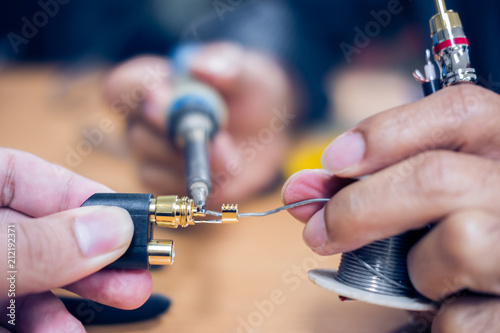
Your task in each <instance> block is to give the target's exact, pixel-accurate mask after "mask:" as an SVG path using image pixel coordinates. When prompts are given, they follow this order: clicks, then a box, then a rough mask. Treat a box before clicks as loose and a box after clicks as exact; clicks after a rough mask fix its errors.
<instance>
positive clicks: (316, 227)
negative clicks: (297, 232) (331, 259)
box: [303, 208, 328, 251]
mask: <svg viewBox="0 0 500 333" xmlns="http://www.w3.org/2000/svg"><path fill="white" fill-rule="evenodd" d="M324 214H325V209H324V208H322V209H320V210H319V211H317V212H316V213H315V214H314V215H313V216H312V217H311V218H310V219H309V221H308V222H307V224H306V226H305V228H304V233H303V237H304V241H305V242H306V244H307V245H308V246H309V247H310V248H311V249H313V250H315V251H316V250H320V249H322V248H323V247H324V246H325V244H326V241H327V240H328V236H327V234H326V225H325V217H324Z"/></svg>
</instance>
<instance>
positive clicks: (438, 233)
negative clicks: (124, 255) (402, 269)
mask: <svg viewBox="0 0 500 333" xmlns="http://www.w3.org/2000/svg"><path fill="white" fill-rule="evenodd" d="M499 160H500V96H499V95H497V94H495V93H493V92H491V91H489V90H486V89H484V88H481V87H478V86H472V85H460V86H454V87H450V88H446V89H444V90H443V91H439V92H438V93H436V94H434V95H432V96H430V97H428V98H425V99H423V100H421V101H419V102H417V103H414V104H410V105H405V106H402V107H397V108H394V109H391V110H388V111H385V112H382V113H380V114H378V115H375V116H373V117H370V118H368V119H366V120H364V121H362V122H361V123H360V124H358V125H357V126H356V127H354V128H353V129H351V130H350V131H348V132H347V133H345V134H344V135H342V136H341V137H339V138H337V139H336V140H335V141H334V142H333V143H332V144H330V146H329V147H328V148H326V150H325V151H324V153H323V157H322V165H323V167H324V168H325V169H327V170H329V171H326V170H305V171H302V172H299V173H297V174H295V175H294V176H292V177H291V178H290V179H289V181H288V182H287V183H286V184H285V186H284V187H283V201H284V203H285V204H287V203H290V202H295V201H299V200H303V199H308V198H313V197H325V196H328V197H331V196H333V197H332V199H331V200H330V201H329V202H328V204H327V205H326V206H325V207H324V208H322V209H319V210H318V207H302V208H295V209H294V210H292V211H291V213H292V214H293V215H294V216H295V217H296V218H297V219H299V220H300V221H303V222H305V221H308V222H307V223H306V226H305V228H304V233H303V236H304V240H305V242H306V243H307V244H308V245H309V246H310V247H311V248H312V249H313V251H315V252H316V253H318V254H322V255H331V254H335V253H340V252H347V251H351V250H354V249H356V248H359V247H361V246H363V245H366V244H368V243H371V242H373V241H375V240H379V239H384V238H387V237H390V236H394V235H397V234H400V233H403V232H404V231H407V230H410V229H419V228H422V227H424V226H426V225H427V224H429V223H435V224H436V225H435V227H434V228H433V229H432V230H431V231H430V232H429V233H428V234H427V235H426V236H424V237H423V239H421V240H420V241H419V242H418V243H417V244H416V245H415V246H414V247H413V248H412V249H411V251H410V253H409V257H408V270H409V274H410V278H411V280H412V282H413V284H414V286H415V288H416V289H417V290H418V291H419V292H420V293H422V294H423V295H424V296H426V297H428V298H430V299H433V300H436V301H442V300H445V299H446V298H448V299H446V300H445V301H444V302H443V305H442V306H441V309H440V311H439V312H438V314H437V316H436V317H435V319H434V321H433V324H432V332H454V333H460V332H497V331H498V330H499V329H500V321H499V320H498V319H497V318H498V315H497V314H498V311H500V298H498V296H499V295H500V284H499V283H498V281H499V280H500V269H499V265H498V263H497V260H498V258H499V257H500V247H499V246H498V241H499V239H500V238H499V235H500V205H499V204H498V202H499V200H500V191H499V190H498V189H499V188H500V163H499ZM334 174H335V175H334ZM364 175H370V177H367V178H365V179H363V180H360V181H358V182H355V183H353V184H350V185H348V186H345V185H346V184H345V182H349V181H348V180H347V179H343V178H357V177H361V176H364ZM343 182H344V183H343ZM464 289H467V290H470V291H474V292H477V293H482V294H488V295H492V296H486V297H483V296H466V295H460V294H457V292H459V291H461V290H464ZM450 297H451V298H450Z"/></svg>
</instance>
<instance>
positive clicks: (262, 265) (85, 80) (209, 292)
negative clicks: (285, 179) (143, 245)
mask: <svg viewBox="0 0 500 333" xmlns="http://www.w3.org/2000/svg"><path fill="white" fill-rule="evenodd" d="M77 74H78V75H76V74H75V73H74V72H68V71H66V72H64V71H61V70H56V68H54V67H42V68H40V67H22V68H9V69H4V70H3V71H2V72H0V115H1V116H0V117H1V118H0V145H2V146H7V147H13V148H18V149H22V150H26V151H29V152H31V153H34V154H36V155H39V156H41V157H43V158H45V159H47V160H49V161H51V162H55V163H57V164H60V165H63V166H66V167H67V168H69V169H71V170H73V171H75V172H77V173H80V174H83V175H84V176H86V177H89V178H92V179H94V180H97V181H99V182H102V183H104V184H106V185H108V186H110V187H112V188H113V189H115V190H117V191H120V192H147V191H148V189H147V188H144V186H142V185H141V183H140V181H139V179H138V178H137V176H136V165H135V163H134V161H133V159H132V158H131V157H130V156H129V154H128V153H127V150H126V146H125V145H124V143H123V140H122V133H123V123H122V121H121V120H120V119H118V118H116V117H115V116H114V115H112V114H111V112H110V111H109V110H108V109H107V108H106V107H105V106H104V104H103V103H102V100H101V97H100V80H101V78H102V72H101V71H97V70H94V71H90V70H89V71H86V72H84V74H82V73H77ZM103 118H109V119H111V121H112V122H113V124H114V125H115V129H114V130H113V131H112V132H111V133H108V134H106V135H105V138H104V140H103V143H101V144H99V145H98V146H95V147H93V149H92V151H91V152H90V153H89V154H88V155H86V156H83V157H82V158H81V160H79V161H75V160H71V159H69V162H68V156H69V155H68V154H69V153H68V151H71V149H76V147H77V145H78V144H79V142H80V141H81V140H82V139H85V137H84V136H83V134H82V130H83V129H85V128H86V129H92V128H98V124H99V122H100V121H101V120H102V119H103ZM69 164H71V165H69ZM163 194H172V193H163ZM280 204H281V202H280V198H279V190H278V189H277V190H276V193H272V194H269V195H267V196H264V197H259V198H255V199H254V200H252V201H250V202H248V203H244V204H242V205H240V211H242V212H244V211H263V210H268V209H271V208H275V207H277V206H279V205H280ZM301 233H302V225H301V224H300V223H299V222H297V221H295V220H294V219H293V218H292V217H291V216H290V215H289V214H287V213H286V212H282V213H280V214H279V215H273V216H269V217H266V218H261V219H246V220H243V221H241V222H240V223H239V224H237V225H224V226H222V225H215V226H214V225H201V226H195V227H191V228H190V229H185V230H173V231H165V230H161V231H160V232H159V233H157V234H156V235H157V238H167V239H173V240H174V241H175V243H176V258H175V259H176V260H175V264H174V265H173V266H170V267H166V268H164V269H161V270H159V271H154V272H153V273H152V274H153V279H154V286H153V291H154V292H155V293H162V294H165V295H168V296H169V297H170V298H171V299H172V306H171V308H170V309H169V310H168V312H167V313H166V314H165V315H163V316H161V317H159V318H157V319H154V320H150V321H147V322H141V323H135V324H129V325H117V326H102V327H100V326H89V327H87V329H88V331H89V332H94V333H97V332H108V333H109V332H200V333H201V332H239V333H243V332H244V333H247V332H250V330H249V328H250V327H251V326H253V327H254V330H253V332H263V333H274V332H295V333H309V332H318V333H319V332H353V333H356V332H394V333H396V332H407V333H409V332H417V330H416V329H417V328H418V327H417V326H415V327H413V328H412V326H411V325H410V327H409V328H405V329H403V328H402V326H404V325H408V324H409V314H408V313H406V312H404V311H399V310H393V309H387V308H382V307H377V306H373V305H369V304H363V303H361V302H344V303H341V302H340V301H339V300H338V298H337V295H335V294H333V293H330V292H327V291H325V290H323V289H321V288H319V287H317V286H315V285H313V284H312V283H310V282H309V281H308V280H307V277H306V272H307V270H309V269H311V268H316V267H326V268H334V267H336V266H337V265H338V256H334V257H329V258H322V257H318V256H315V255H313V253H312V252H311V251H310V250H309V249H308V248H307V247H306V246H305V245H304V243H303V242H302V236H301ZM277 295H279V296H277ZM273 300H274V301H275V303H273ZM276 300H277V301H276Z"/></svg>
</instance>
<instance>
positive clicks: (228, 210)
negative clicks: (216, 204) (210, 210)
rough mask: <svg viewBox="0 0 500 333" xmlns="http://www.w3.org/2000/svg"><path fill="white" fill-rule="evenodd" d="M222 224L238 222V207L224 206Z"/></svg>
mask: <svg viewBox="0 0 500 333" xmlns="http://www.w3.org/2000/svg"><path fill="white" fill-rule="evenodd" d="M221 211H222V223H237V222H238V205H222V208H221Z"/></svg>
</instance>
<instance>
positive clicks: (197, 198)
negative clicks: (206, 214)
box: [190, 182, 208, 210]
mask: <svg viewBox="0 0 500 333" xmlns="http://www.w3.org/2000/svg"><path fill="white" fill-rule="evenodd" d="M190 190H191V191H190V192H191V197H192V198H193V201H194V204H195V205H196V207H197V208H198V209H199V210H204V209H205V202H206V201H207V196H208V188H207V186H206V185H205V184H204V183H201V182H199V183H194V184H193V185H192V186H191V189H190Z"/></svg>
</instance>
